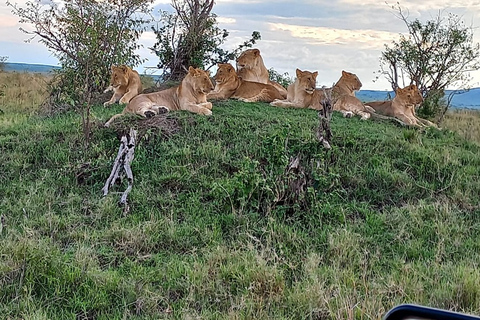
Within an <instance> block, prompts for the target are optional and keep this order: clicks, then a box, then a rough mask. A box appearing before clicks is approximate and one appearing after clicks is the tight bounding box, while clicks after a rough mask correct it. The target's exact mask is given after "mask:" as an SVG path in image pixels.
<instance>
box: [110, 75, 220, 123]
mask: <svg viewBox="0 0 480 320" xmlns="http://www.w3.org/2000/svg"><path fill="white" fill-rule="evenodd" d="M212 90H213V84H212V81H211V80H210V76H209V74H208V73H207V72H205V71H203V70H201V69H195V68H193V67H190V68H189V69H188V73H187V75H186V76H185V78H184V79H183V80H182V82H181V83H180V85H179V86H177V87H173V88H170V89H166V90H162V91H158V92H153V93H148V94H141V95H138V96H136V97H135V98H133V99H132V101H130V103H129V104H128V105H127V107H126V108H125V109H124V110H123V112H122V113H119V114H116V115H114V116H113V117H111V118H110V120H108V121H107V123H105V126H106V127H108V126H109V125H110V124H111V123H112V121H113V120H115V119H116V118H118V117H120V116H122V115H124V114H126V113H135V114H138V115H141V116H143V117H151V116H153V115H155V114H159V113H164V112H168V111H176V110H186V111H190V112H194V113H198V114H203V115H211V114H212V111H211V109H212V103H211V102H208V101H207V94H208V93H209V92H210V91H212Z"/></svg>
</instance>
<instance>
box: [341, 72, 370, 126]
mask: <svg viewBox="0 0 480 320" xmlns="http://www.w3.org/2000/svg"><path fill="white" fill-rule="evenodd" d="M361 87H362V83H361V82H360V79H358V77H357V76H356V75H355V74H354V73H351V72H346V71H344V70H342V76H341V77H340V79H339V80H338V81H337V83H336V84H335V85H334V86H333V88H332V100H333V110H336V111H340V112H341V113H342V114H343V116H344V117H351V116H352V115H353V114H356V115H359V116H361V118H362V120H366V119H368V118H370V113H369V112H368V111H367V109H366V108H365V106H364V105H363V103H362V102H361V101H360V100H359V99H358V98H356V97H355V91H357V90H360V88H361Z"/></svg>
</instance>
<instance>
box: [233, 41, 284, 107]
mask: <svg viewBox="0 0 480 320" xmlns="http://www.w3.org/2000/svg"><path fill="white" fill-rule="evenodd" d="M236 62H237V74H238V76H239V77H240V78H242V79H243V80H245V81H253V82H260V83H268V84H270V85H272V86H274V87H275V88H276V89H277V90H278V92H280V94H281V95H282V99H285V98H286V97H287V90H286V89H285V88H284V87H283V86H281V85H280V84H279V83H277V82H275V81H271V80H270V75H269V73H268V69H267V67H265V64H264V63H263V58H262V55H261V54H260V50H258V49H248V50H245V51H244V52H242V53H241V54H240V56H239V57H238V58H237V60H236Z"/></svg>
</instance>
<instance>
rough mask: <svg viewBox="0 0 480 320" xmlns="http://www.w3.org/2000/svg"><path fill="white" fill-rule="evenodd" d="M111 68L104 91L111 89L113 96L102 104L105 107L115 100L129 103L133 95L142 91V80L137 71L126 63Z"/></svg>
mask: <svg viewBox="0 0 480 320" xmlns="http://www.w3.org/2000/svg"><path fill="white" fill-rule="evenodd" d="M111 69H112V75H111V77H110V86H109V87H108V88H107V89H105V91H104V92H108V91H113V96H112V98H111V99H110V100H109V101H107V102H105V103H104V104H103V106H105V107H106V106H108V105H111V104H113V103H115V102H117V101H118V102H119V103H129V102H130V100H132V98H133V97H135V96H136V95H139V94H140V93H142V81H141V80H140V75H139V74H138V72H137V71H135V70H132V69H130V68H129V67H127V66H126V65H120V66H112V67H111Z"/></svg>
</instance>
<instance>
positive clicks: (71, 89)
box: [7, 0, 153, 147]
mask: <svg viewBox="0 0 480 320" xmlns="http://www.w3.org/2000/svg"><path fill="white" fill-rule="evenodd" d="M152 1H153V0H122V1H117V0H105V1H97V0H63V1H62V2H43V1H42V0H36V1H29V2H27V3H26V4H25V6H26V7H25V8H20V7H18V6H17V5H16V4H12V3H10V2H8V1H7V5H8V6H10V7H11V8H12V12H13V13H14V14H16V15H17V16H19V17H20V22H22V23H29V24H32V25H33V26H34V30H33V31H27V30H25V29H21V30H23V31H24V32H25V33H27V34H30V35H32V38H30V40H32V39H33V38H35V37H39V38H40V42H41V43H43V44H45V46H46V47H47V48H48V49H49V50H50V51H51V52H52V53H53V55H55V56H56V57H57V58H58V60H59V62H60V64H61V66H62V68H61V69H60V70H58V71H57V76H56V77H55V80H54V82H53V84H52V86H51V94H50V96H51V104H52V105H53V106H57V105H60V106H64V105H67V106H74V107H78V106H80V110H81V112H82V126H83V132H84V137H85V146H86V147H88V145H89V140H90V139H89V136H90V99H91V95H92V93H93V92H98V91H100V90H102V89H104V88H105V87H106V84H107V82H108V79H109V74H110V65H112V64H129V65H133V66H135V65H137V64H138V63H139V62H140V61H141V59H140V57H139V56H138V55H137V54H135V53H134V51H135V50H136V49H137V48H138V45H137V44H136V41H137V40H138V38H139V37H140V34H141V31H142V30H143V29H142V28H143V27H142V26H143V24H144V23H146V22H147V21H148V19H146V14H147V13H149V12H150V9H149V7H148V5H149V4H151V3H152Z"/></svg>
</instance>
